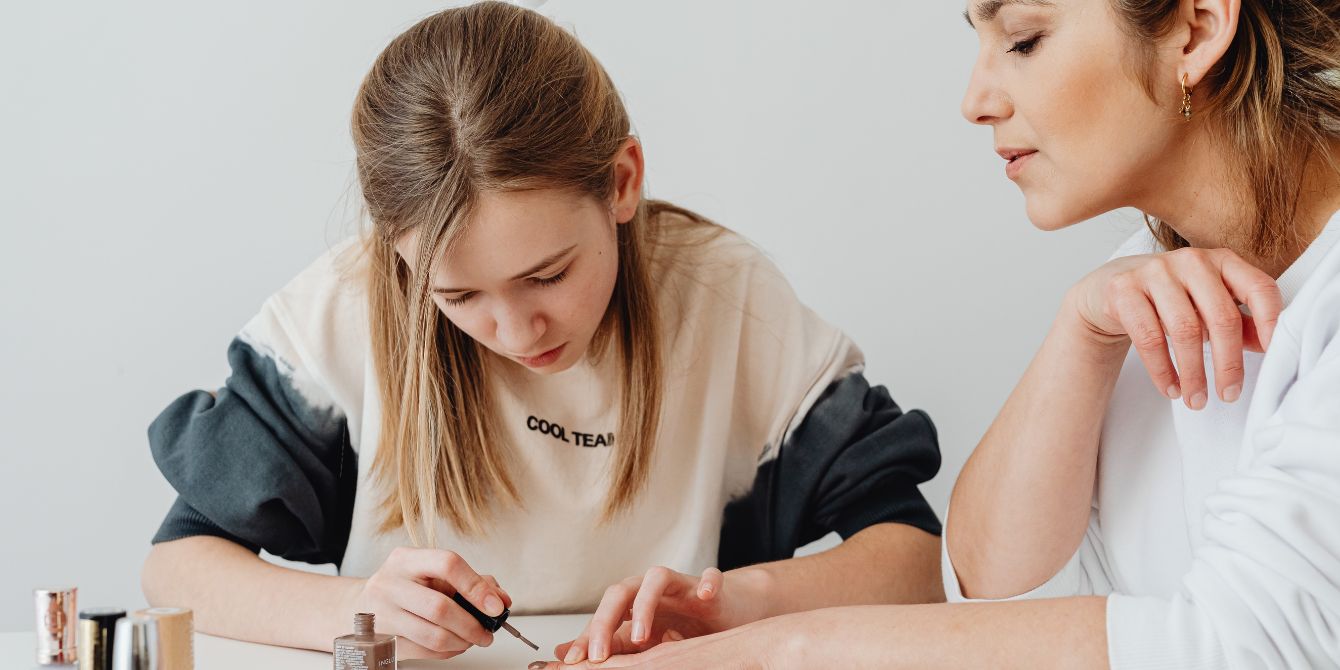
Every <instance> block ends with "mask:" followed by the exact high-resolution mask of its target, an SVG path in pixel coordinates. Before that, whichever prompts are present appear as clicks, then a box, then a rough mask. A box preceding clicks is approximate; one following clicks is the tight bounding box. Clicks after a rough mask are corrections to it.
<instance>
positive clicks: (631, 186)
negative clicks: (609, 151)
mask: <svg viewBox="0 0 1340 670" xmlns="http://www.w3.org/2000/svg"><path fill="white" fill-rule="evenodd" d="M644 168H645V165H644V164H643V161H642V143H641V142H638V141H637V138H636V137H631V136H630V137H629V138H628V140H627V141H625V142H624V143H623V146H622V147H619V153H618V154H616V155H615V157H614V200H613V202H611V203H610V212H611V213H612V214H614V221H615V223H628V222H629V221H632V220H633V216H634V215H636V214H637V206H638V204H640V203H641V202H642V172H643V169H644Z"/></svg>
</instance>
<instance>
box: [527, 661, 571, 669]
mask: <svg viewBox="0 0 1340 670" xmlns="http://www.w3.org/2000/svg"><path fill="white" fill-rule="evenodd" d="M565 662H566V661H565ZM547 665H549V664H548V663H545V662H544V661H535V662H534V663H531V664H530V665H528V666H526V670H544V667H545V666H547Z"/></svg>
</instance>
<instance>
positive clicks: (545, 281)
mask: <svg viewBox="0 0 1340 670" xmlns="http://www.w3.org/2000/svg"><path fill="white" fill-rule="evenodd" d="M567 276H568V271H567V269H566V268H564V270H563V271H562V272H560V273H558V274H556V275H554V276H552V277H536V278H534V279H532V280H531V281H533V282H535V283H536V284H538V285H540V286H553V285H554V284H557V283H559V282H561V281H563V280H564V279H565V278H566V277H567Z"/></svg>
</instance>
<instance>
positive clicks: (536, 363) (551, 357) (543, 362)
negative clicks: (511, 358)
mask: <svg viewBox="0 0 1340 670" xmlns="http://www.w3.org/2000/svg"><path fill="white" fill-rule="evenodd" d="M566 346H568V345H567V343H566V342H565V343H563V344H560V345H558V346H556V347H554V348H553V349H550V350H549V351H546V352H544V353H542V354H540V355H539V356H530V357H528V358H518V359H517V360H518V361H520V362H521V364H522V365H524V366H526V367H528V368H542V367H545V366H548V365H553V364H554V361H557V360H558V357H559V356H560V355H562V354H563V348H564V347H566Z"/></svg>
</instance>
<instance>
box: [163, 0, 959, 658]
mask: <svg viewBox="0 0 1340 670" xmlns="http://www.w3.org/2000/svg"><path fill="white" fill-rule="evenodd" d="M629 131H630V127H629V120H628V116H627V113H626V112H625V110H624V107H623V105H622V103H621V102H620V100H619V97H618V94H617V92H616V91H615V89H614V87H613V85H612V84H611V82H610V80H609V78H608V76H607V75H606V74H605V72H604V71H603V70H602V69H601V67H600V66H599V64H598V63H597V62H596V61H595V59H594V58H593V57H592V56H591V54H590V53H588V52H587V51H586V50H585V49H584V48H582V47H581V45H580V44H578V43H577V41H576V40H575V39H574V38H573V37H572V36H570V35H569V34H567V33H565V32H564V31H562V30H560V29H558V28H557V27H556V26H554V25H553V24H552V23H550V22H549V21H547V20H545V19H544V18H542V17H541V16H539V15H538V14H535V13H533V12H530V11H527V10H524V9H519V8H517V7H514V6H511V5H507V4H501V3H482V4H478V5H474V6H469V7H464V8H458V9H452V10H448V11H444V12H442V13H440V14H437V15H434V16H432V17H430V18H428V19H425V20H424V21H422V22H420V23H419V24H417V25H415V26H414V27H412V28H410V29H409V30H408V31H406V32H405V33H404V34H403V35H401V36H399V37H398V38H396V39H395V40H394V41H393V42H392V43H391V45H390V46H389V47H387V49H386V50H385V51H384V52H383V53H382V54H381V56H380V57H379V58H378V59H377V61H376V63H375V64H374V65H373V68H372V70H371V72H370V73H369V74H368V75H367V78H366V79H365V80H364V82H363V85H362V87H361V89H360V90H359V93H358V97H357V102H356V104H355V107H354V114H353V136H354V143H355V146H356V150H357V167H358V176H359V181H360V184H361V186H362V191H363V196H364V198H365V200H366V205H367V209H368V213H369V215H370V218H371V221H372V230H371V232H370V233H369V234H368V235H366V236H364V237H362V238H360V239H356V240H351V241H348V242H346V243H344V244H341V245H339V246H338V247H337V248H335V249H333V250H332V251H331V252H330V253H328V254H326V255H325V256H324V257H322V258H320V259H319V260H317V261H316V263H314V264H313V265H312V266H310V267H309V268H307V269H306V270H305V271H303V272H302V273H301V274H299V275H298V276H297V278H296V279H294V280H293V281H292V282H291V283H290V284H289V285H288V286H286V287H284V288H283V289H282V290H281V291H279V292H278V293H277V294H275V295H274V296H272V297H271V298H270V299H269V300H268V301H267V302H266V303H265V305H264V306H263V307H262V309H261V311H260V314H258V315H257V316H256V317H255V318H254V319H252V320H251V321H250V322H249V323H248V324H247V325H246V326H245V327H244V328H243V329H242V331H241V333H240V334H239V335H238V336H237V339H236V340H234V342H233V343H232V346H231V347H230V349H229V353H228V357H229V362H230V363H231V366H232V375H231V376H230V377H229V378H228V381H227V383H226V384H225V386H224V387H223V388H222V389H220V390H219V391H218V392H217V393H207V392H203V391H199V392H194V393H189V394H187V395H185V396H183V397H181V398H179V399H178V400H177V401H176V402H174V403H172V404H171V405H170V406H169V407H168V408H167V409H166V410H165V411H164V412H163V413H162V415H161V416H160V417H159V418H158V419H157V420H156V421H155V422H154V424H153V425H152V426H151V428H150V431H149V434H150V442H151V446H152V449H153V454H154V458H155V460H156V462H157V463H158V465H159V467H160V468H161V469H162V471H163V473H164V475H165V476H166V477H167V478H168V480H169V481H170V482H171V483H172V485H173V486H174V487H175V488H176V490H177V491H178V493H179V498H178V499H177V501H176V503H175V505H174V506H173V508H172V510H171V511H170V512H169V514H168V516H167V519H166V520H165V521H164V523H163V525H162V528H161V530H160V531H159V532H158V534H157V536H156V537H155V538H154V542H155V546H154V548H153V550H152V552H151V554H150V556H149V558H148V560H147V562H146V565H145V572H144V590H145V593H146V595H147V596H148V598H149V600H150V602H153V603H156V604H157V603H167V602H170V603H174V604H179V605H186V606H189V607H191V608H193V609H195V611H196V616H197V622H198V625H199V628H200V629H201V630H202V631H204V632H207V633H212V634H217V635H224V636H229V637H235V638H240V639H246V640H254V641H260V642H267V643H274V644H281V645H291V646H300V647H308V648H312V649H329V648H330V645H331V640H332V639H333V638H334V637H336V636H338V635H340V634H342V633H345V632H347V630H346V629H347V626H348V620H349V616H350V615H351V614H352V613H353V612H356V611H365V612H373V613H375V614H377V622H378V628H379V630H381V631H382V632H389V633H395V634H398V635H400V636H402V642H404V643H405V644H402V647H401V651H402V655H409V656H414V655H418V656H435V657H446V656H451V655H453V654H457V653H460V652H461V651H463V650H465V649H467V648H468V647H470V646H471V645H486V644H489V643H490V641H491V636H490V635H489V634H488V633H487V632H485V631H484V630H483V628H482V627H480V626H479V624H478V623H476V622H475V620H474V619H473V618H471V617H470V616H469V615H468V614H467V613H466V612H465V611H464V610H462V609H461V608H459V607H457V606H456V604H455V603H453V602H452V601H451V600H450V598H449V596H451V595H453V594H455V593H458V592H459V593H461V594H462V595H464V596H465V597H466V598H467V599H468V600H469V601H470V602H472V603H473V604H474V605H475V606H476V607H478V608H479V609H481V610H483V611H485V612H487V613H490V614H497V613H500V612H501V611H502V610H503V608H505V607H514V608H515V611H517V612H518V613H523V612H529V613H539V612H573V611H590V610H591V608H593V607H595V605H596V604H597V603H598V602H599V600H600V597H601V594H602V593H603V592H604V590H605V587H606V586H608V581H607V580H609V579H610V578H611V577H612V576H618V575H624V574H632V573H635V572H641V571H643V570H645V569H647V568H648V567H650V566H653V565H666V566H672V567H674V568H675V569H676V570H680V571H691V572H694V573H699V572H703V571H706V572H705V580H706V582H707V583H708V584H710V585H711V586H712V588H713V589H714V590H715V591H717V592H718V593H719V596H720V597H719V598H718V599H717V600H716V605H717V606H716V607H714V608H711V609H710V610H704V611H702V612H699V613H698V615H697V616H694V617H690V620H689V621H687V622H686V625H683V626H681V627H680V629H679V631H678V632H677V633H676V634H677V635H691V634H695V633H701V632H712V631H717V630H722V629H724V628H727V627H731V626H737V625H740V624H743V623H746V622H749V621H752V620H755V619H758V618H761V617H763V616H766V615H769V614H772V613H775V612H786V611H795V610H797V609H803V608H811V607H817V606H822V605H829V604H838V603H857V602H883V601H902V602H914V601H928V600H931V599H933V598H935V596H936V594H937V592H938V591H939V587H938V583H937V582H938V578H937V577H936V575H937V574H938V573H937V571H938V561H937V560H936V557H935V547H936V545H937V540H936V535H937V534H938V532H939V526H938V522H937V520H936V518H935V515H934V514H933V513H932V511H931V510H930V508H929V507H928V505H927V504H926V502H925V500H924V499H923V498H922V497H921V495H920V494H919V493H918V491H917V485H918V484H919V483H920V482H923V481H926V480H927V479H929V478H930V477H931V476H933V475H934V473H935V471H936V469H937V468H938V465H939V452H938V447H937V445H936V441H935V433H934V429H933V427H932V425H931V423H930V421H929V419H928V418H927V417H926V415H925V414H924V413H921V412H909V413H903V412H902V411H901V410H900V409H899V408H898V406H897V405H895V404H894V403H893V400H892V399H891V398H890V397H889V395H888V393H887V392H886V391H885V390H884V389H883V388H882V387H871V386H869V385H868V384H867V383H866V381H865V380H864V378H863V376H862V374H861V372H860V370H861V365H862V361H861V355H860V352H859V350H857V349H856V347H855V346H854V345H853V344H852V343H851V342H850V341H849V340H848V339H847V338H846V337H845V336H844V335H843V334H842V333H841V332H840V331H838V330H837V329H835V328H833V327H832V326H829V325H828V324H826V323H824V322H823V321H822V320H821V319H819V318H818V316H816V315H815V314H814V313H813V312H811V311H810V310H808V309H806V308H805V307H804V306H803V305H801V304H800V303H799V302H798V301H797V300H796V297H795V295H794V294H793V293H792V291H791V289H790V288H789V286H788V285H787V284H786V282H785V281H784V280H783V279H782V277H781V276H780V275H779V274H778V273H777V271H776V269H775V268H774V267H773V266H772V265H771V264H770V263H769V262H768V261H766V260H765V259H764V258H763V257H762V255H761V254H759V252H758V251H757V250H755V249H754V248H753V247H752V246H750V245H748V244H747V243H745V242H744V241H743V240H741V239H740V238H739V237H737V236H735V235H733V234H731V233H729V232H727V231H725V230H723V229H721V228H718V227H716V226H715V225H713V224H711V223H708V222H706V221H704V220H703V219H701V218H700V217H698V216H696V215H694V214H692V213H690V212H687V211H685V210H682V209H679V208H677V207H674V206H672V205H669V204H666V203H661V202H654V201H648V200H645V199H644V198H643V197H642V181H643V157H642V148H641V145H640V144H639V142H638V141H637V140H636V139H635V138H633V137H631V136H630V135H629ZM830 531H837V532H838V533H840V534H841V535H842V536H843V537H844V538H849V540H848V541H847V542H845V543H844V544H843V545H841V546H839V547H838V548H835V549H833V550H831V551H829V552H825V553H824V554H822V555H819V556H815V557H810V558H806V559H802V560H799V561H791V560H787V559H790V557H791V556H792V553H793V552H794V550H795V549H796V548H797V547H798V546H801V545H802V544H805V543H806V542H809V541H811V540H813V539H815V538H817V537H819V536H821V535H823V534H825V533H827V532H830ZM259 549H265V550H267V551H269V552H271V553H273V554H276V555H279V556H282V557H285V558H288V559H292V560H297V561H308V562H313V563H327V562H329V563H335V564H337V565H338V566H339V573H340V574H339V576H338V577H329V576H319V575H314V574H310V573H304V572H295V571H292V570H289V569H284V568H280V567H276V566H273V565H270V564H268V563H266V562H264V561H262V560H261V559H260V558H258V557H257V555H256V552H257V551H258V550H259ZM881 554H883V555H884V557H881V558H880V559H879V563H878V567H879V568H880V569H878V570H877V569H875V568H876V567H877V565H876V563H875V557H876V556H880V555H881ZM888 554H892V555H893V556H894V558H893V559H892V565H890V562H889V559H888V558H887V555H888ZM769 561H778V563H774V564H766V565H755V564H761V563H766V562H769ZM797 564H799V566H800V568H797V567H796V565H797ZM751 565H754V567H745V566H751ZM717 567H719V568H720V569H722V570H727V572H726V573H725V574H724V576H723V575H722V574H721V573H719V572H718V571H717V570H716V568H717ZM481 572H488V573H491V574H481ZM815 574H819V575H824V576H825V577H824V579H825V580H828V579H831V580H835V581H840V582H841V583H842V585H843V588H841V589H837V590H833V589H825V588H820V587H821V586H822V583H821V581H816V580H813V579H812V578H811V577H810V576H811V575H815ZM504 587H505V588H504ZM599 651H600V650H599V649H597V650H593V652H592V653H593V655H595V654H596V653H597V652H599Z"/></svg>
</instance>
